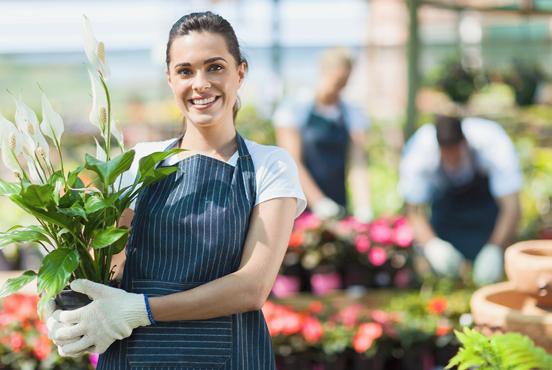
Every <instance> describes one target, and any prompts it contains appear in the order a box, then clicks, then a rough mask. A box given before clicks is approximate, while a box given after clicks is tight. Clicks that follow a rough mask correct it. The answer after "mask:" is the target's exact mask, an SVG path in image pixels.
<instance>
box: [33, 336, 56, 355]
mask: <svg viewBox="0 0 552 370" xmlns="http://www.w3.org/2000/svg"><path fill="white" fill-rule="evenodd" d="M51 351H52V342H50V339H48V337H47V336H41V337H39V338H38V341H37V342H36V343H35V347H34V348H33V354H34V355H35V357H36V358H37V359H39V360H40V361H42V360H44V359H45V358H46V357H48V355H49V354H50V352H51Z"/></svg>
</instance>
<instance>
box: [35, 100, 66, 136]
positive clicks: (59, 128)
mask: <svg viewBox="0 0 552 370" xmlns="http://www.w3.org/2000/svg"><path fill="white" fill-rule="evenodd" d="M40 128H41V129H42V132H43V133H44V135H46V136H48V137H49V138H50V139H52V141H53V142H54V143H61V135H62V134H63V131H64V129H65V127H64V125H63V118H61V116H60V115H59V113H57V112H56V111H54V108H52V104H50V101H49V100H48V97H47V96H46V94H44V93H42V123H41V124H40Z"/></svg>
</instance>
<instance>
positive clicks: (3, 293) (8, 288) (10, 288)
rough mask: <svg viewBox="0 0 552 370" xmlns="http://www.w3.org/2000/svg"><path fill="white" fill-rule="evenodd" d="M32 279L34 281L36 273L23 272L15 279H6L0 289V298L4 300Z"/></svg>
mask: <svg viewBox="0 0 552 370" xmlns="http://www.w3.org/2000/svg"><path fill="white" fill-rule="evenodd" d="M34 279H36V272H34V271H25V272H24V273H23V274H21V275H20V276H18V277H16V278H11V279H8V280H7V281H6V284H5V285H4V286H3V287H2V289H0V298H5V297H7V296H9V295H10V294H12V293H13V292H16V291H18V290H19V289H21V288H23V287H24V286H25V285H27V284H29V283H30V282H31V281H33V280H34Z"/></svg>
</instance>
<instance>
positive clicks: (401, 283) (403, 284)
mask: <svg viewBox="0 0 552 370" xmlns="http://www.w3.org/2000/svg"><path fill="white" fill-rule="evenodd" d="M393 282H394V283H395V286H396V287H397V288H407V287H408V286H409V285H410V273H409V272H408V270H406V269H401V270H399V271H397V273H396V274H395V277H394V278H393Z"/></svg>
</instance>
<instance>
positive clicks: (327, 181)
mask: <svg viewBox="0 0 552 370" xmlns="http://www.w3.org/2000/svg"><path fill="white" fill-rule="evenodd" d="M339 110H340V114H339V117H338V118H337V119H336V120H330V119H327V118H325V117H322V116H320V115H319V114H318V113H316V111H315V107H314V105H313V107H312V109H311V112H310V114H309V118H308V120H307V124H306V125H305V126H303V128H302V129H301V141H302V148H303V152H302V159H303V163H304V164H305V167H306V168H307V169H308V171H309V173H310V174H311V176H312V178H313V179H314V181H315V182H316V185H318V187H319V188H320V189H321V190H322V192H323V193H324V194H326V196H327V197H329V198H330V199H332V200H333V201H334V202H336V203H337V204H339V205H341V206H343V207H346V205H347V204H346V203H347V195H346V191H345V164H346V161H347V152H348V149H349V142H350V140H351V139H350V136H349V131H348V130H347V127H346V125H345V120H344V117H343V112H344V109H343V106H342V105H341V104H340V105H339Z"/></svg>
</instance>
